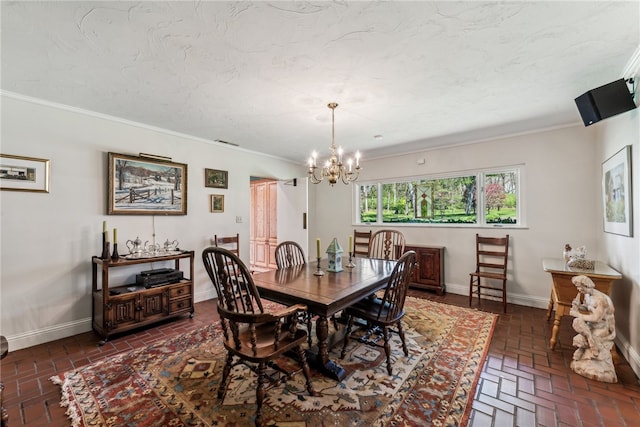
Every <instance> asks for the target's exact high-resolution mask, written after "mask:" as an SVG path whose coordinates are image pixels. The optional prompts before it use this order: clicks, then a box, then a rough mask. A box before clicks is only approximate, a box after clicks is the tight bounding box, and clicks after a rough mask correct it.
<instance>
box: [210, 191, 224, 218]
mask: <svg viewBox="0 0 640 427" xmlns="http://www.w3.org/2000/svg"><path fill="white" fill-rule="evenodd" d="M211 212H213V213H221V212H224V195H222V194H212V195H211Z"/></svg>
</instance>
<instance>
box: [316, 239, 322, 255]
mask: <svg viewBox="0 0 640 427" xmlns="http://www.w3.org/2000/svg"><path fill="white" fill-rule="evenodd" d="M316 251H317V252H318V258H321V257H320V239H317V240H316Z"/></svg>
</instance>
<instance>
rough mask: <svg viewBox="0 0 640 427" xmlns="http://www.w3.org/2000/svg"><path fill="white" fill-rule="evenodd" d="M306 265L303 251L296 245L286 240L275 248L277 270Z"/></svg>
mask: <svg viewBox="0 0 640 427" xmlns="http://www.w3.org/2000/svg"><path fill="white" fill-rule="evenodd" d="M306 263H307V259H306V258H305V256H304V251H303V250H302V246H300V245H299V244H298V243H296V242H294V241H291V240H287V241H285V242H281V243H280V244H278V246H276V265H277V266H278V270H280V269H282V268H287V267H291V266H294V265H304V264H306Z"/></svg>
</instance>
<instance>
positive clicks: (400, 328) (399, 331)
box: [398, 320, 409, 357]
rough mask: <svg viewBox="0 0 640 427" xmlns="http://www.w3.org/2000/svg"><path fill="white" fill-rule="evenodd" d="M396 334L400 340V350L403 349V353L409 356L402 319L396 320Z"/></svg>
mask: <svg viewBox="0 0 640 427" xmlns="http://www.w3.org/2000/svg"><path fill="white" fill-rule="evenodd" d="M398 335H400V341H402V350H404V355H405V356H407V357H409V349H408V348H407V343H406V342H405V341H404V330H403V329H402V320H398Z"/></svg>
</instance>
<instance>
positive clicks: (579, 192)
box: [310, 110, 640, 375]
mask: <svg viewBox="0 0 640 427" xmlns="http://www.w3.org/2000/svg"><path fill="white" fill-rule="evenodd" d="M603 125H604V126H603ZM602 128H604V129H606V134H605V136H604V137H603V141H604V142H603V143H600V144H599V143H598V141H597V140H598V138H599V130H600V129H602ZM639 128H640V119H638V111H637V110H635V111H633V112H631V113H625V114H623V115H620V116H617V117H614V118H611V119H608V121H607V122H602V123H600V124H598V125H595V126H591V127H589V128H585V127H584V126H582V125H581V124H579V125H576V126H575V127H569V128H564V129H557V130H549V131H544V132H539V133H532V134H527V135H521V136H515V137H509V138H504V139H500V140H494V141H488V142H481V143H477V144H472V145H465V146H459V147H452V148H446V149H437V150H431V151H425V152H420V153H413V154H406V155H399V156H396V157H389V158H384V159H367V158H366V153H365V158H364V159H363V161H362V164H363V166H364V168H365V169H364V171H363V175H362V177H361V181H366V180H367V179H370V180H375V179H384V178H398V177H405V176H415V175H428V174H438V173H443V172H452V171H463V170H468V169H477V168H485V167H486V168H490V167H497V166H504V165H517V164H522V165H523V166H524V170H525V171H526V175H525V176H524V177H523V178H524V180H523V182H522V187H523V188H522V189H523V191H524V193H523V195H524V198H523V202H524V203H525V204H526V205H525V206H524V209H525V214H526V227H524V228H506V227H504V228H501V229H494V228H484V229H480V228H462V227H446V226H442V227H441V226H438V227H416V226H404V227H402V226H394V227H386V226H385V227H384V228H398V229H400V230H401V231H402V232H403V233H404V234H405V236H406V237H407V241H408V242H409V243H423V244H433V245H442V246H445V247H446V249H445V282H446V286H447V291H448V292H452V293H459V294H464V295H468V283H469V282H468V281H469V272H471V271H473V269H474V267H475V265H474V262H475V258H474V257H475V255H474V250H475V249H474V235H475V233H477V232H478V233H481V234H485V235H503V234H506V233H509V234H510V236H511V237H512V242H511V248H510V271H511V273H510V280H509V281H508V283H507V288H508V299H509V301H510V302H512V303H515V304H521V305H526V306H533V307H540V308H547V305H548V302H549V293H550V289H551V277H550V276H549V275H548V274H547V273H545V272H544V271H543V270H542V259H543V258H547V257H558V258H559V257H561V256H562V250H563V248H564V244H565V243H571V244H572V245H573V246H574V247H575V246H580V245H586V247H587V250H588V257H589V258H593V259H599V260H603V261H605V262H608V263H609V264H610V265H611V266H612V267H614V268H615V269H617V270H618V271H620V272H621V273H622V274H623V276H624V278H623V280H621V281H617V282H616V283H615V285H614V287H613V292H612V296H613V300H614V304H615V306H616V312H617V314H616V329H617V333H618V338H617V344H618V346H619V347H621V348H622V349H623V354H624V356H625V358H626V359H627V360H628V361H629V362H630V364H631V366H632V367H633V368H634V370H635V372H636V373H637V374H638V375H640V357H639V356H638V355H639V353H640V283H639V282H640V278H639V275H640V274H639V269H640V262H638V259H640V257H639V255H640V247H639V246H640V245H639V242H640V237H638V235H640V232H639V231H638V230H639V229H640V222H638V221H639V216H640V208H638V201H639V200H640V194H639V193H640V173H636V174H635V175H634V184H633V189H634V191H633V193H634V194H633V200H634V223H635V226H636V231H635V237H633V238H629V237H622V236H616V235H611V234H605V233H603V222H602V191H601V163H602V162H603V161H604V160H605V159H607V158H608V157H610V156H611V155H613V154H614V153H615V152H617V151H618V150H619V149H620V148H622V146H623V145H625V144H632V145H633V161H634V163H635V164H636V165H640V160H639V159H640V142H639V140H640V129H639ZM601 145H604V147H603V148H601V147H600V146H601ZM603 151H604V152H603ZM421 158H425V159H426V163H425V164H424V165H418V164H417V160H418V159H421ZM316 187H317V189H316V191H315V195H312V196H311V197H314V200H313V203H314V204H315V205H316V210H315V212H316V218H315V219H316V222H315V228H313V229H312V230H311V232H312V233H315V234H310V240H311V241H313V240H314V238H315V237H320V238H321V239H322V241H323V246H326V245H328V242H329V241H330V239H331V238H332V237H334V236H336V237H338V239H340V240H341V242H346V241H347V239H348V236H349V234H350V233H352V232H353V228H354V227H355V226H354V224H353V223H352V208H351V200H350V194H351V191H352V188H351V187H346V186H342V185H341V186H336V187H329V186H328V185H327V184H319V185H317V186H316ZM310 194H312V193H310ZM378 227H380V226H378ZM358 228H364V229H365V230H366V229H374V230H375V229H376V228H377V227H376V226H366V227H361V226H359V227H358ZM325 242H326V244H325ZM310 249H311V248H310ZM515 310H517V309H515ZM545 321H546V319H545V318H544V317H541V318H540V322H545ZM568 344H569V345H570V344H571V343H568Z"/></svg>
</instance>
